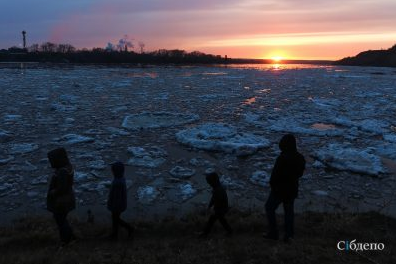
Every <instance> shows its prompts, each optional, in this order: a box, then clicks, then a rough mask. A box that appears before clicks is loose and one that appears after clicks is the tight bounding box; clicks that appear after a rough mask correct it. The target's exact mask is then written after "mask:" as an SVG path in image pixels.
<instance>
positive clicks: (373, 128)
mask: <svg viewBox="0 0 396 264" xmlns="http://www.w3.org/2000/svg"><path fill="white" fill-rule="evenodd" d="M332 121H333V123H335V124H337V125H342V126H346V127H355V128H357V129H359V130H361V131H364V132H369V133H374V134H379V135H382V134H383V133H384V132H386V131H387V130H388V128H389V125H390V124H389V123H388V122H386V121H382V120H377V119H363V120H351V119H350V118H348V117H345V116H338V117H335V118H334V119H333V120H332Z"/></svg>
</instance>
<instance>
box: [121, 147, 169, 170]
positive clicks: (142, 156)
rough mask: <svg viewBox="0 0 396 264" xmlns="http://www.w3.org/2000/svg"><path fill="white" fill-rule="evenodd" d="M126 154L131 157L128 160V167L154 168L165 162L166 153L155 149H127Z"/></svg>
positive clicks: (157, 148)
mask: <svg viewBox="0 0 396 264" xmlns="http://www.w3.org/2000/svg"><path fill="white" fill-rule="evenodd" d="M128 152H129V153H130V154H131V155H132V157H131V158H130V159H129V160H128V164H129V165H133V166H138V167H146V168H156V167H159V166H161V165H162V164H163V163H164V162H165V161H166V159H165V157H166V156H167V153H166V151H165V150H163V149H161V148H159V147H155V146H148V147H144V148H143V147H129V148H128Z"/></svg>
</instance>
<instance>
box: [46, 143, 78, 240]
mask: <svg viewBox="0 0 396 264" xmlns="http://www.w3.org/2000/svg"><path fill="white" fill-rule="evenodd" d="M48 159H49V162H50V164H51V167H52V168H54V174H53V175H52V177H51V179H50V184H49V189H48V193H47V209H48V211H50V212H52V213H53V215H54V218H55V221H56V224H57V226H58V229H59V235H60V239H61V242H62V245H66V244H68V243H69V242H70V241H71V240H73V239H75V236H74V234H73V230H72V228H71V227H70V224H69V222H68V220H67V214H68V213H69V212H70V211H71V210H73V209H74V208H75V207H76V199H75V196H74V191H73V176H74V170H73V166H72V165H71V163H70V161H69V158H68V157H67V152H66V150H65V149H64V148H57V149H54V150H52V151H50V152H48Z"/></svg>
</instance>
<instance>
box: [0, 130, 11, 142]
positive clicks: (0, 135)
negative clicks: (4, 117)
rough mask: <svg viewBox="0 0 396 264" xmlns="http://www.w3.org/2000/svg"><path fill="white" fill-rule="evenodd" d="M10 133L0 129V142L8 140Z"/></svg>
mask: <svg viewBox="0 0 396 264" xmlns="http://www.w3.org/2000/svg"><path fill="white" fill-rule="evenodd" d="M11 139H12V135H11V133H10V132H8V131H5V130H2V129H0V143H3V142H7V141H10V140H11Z"/></svg>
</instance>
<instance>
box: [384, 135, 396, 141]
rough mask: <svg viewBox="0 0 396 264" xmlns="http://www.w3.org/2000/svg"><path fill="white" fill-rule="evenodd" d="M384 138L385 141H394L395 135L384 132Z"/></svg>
mask: <svg viewBox="0 0 396 264" xmlns="http://www.w3.org/2000/svg"><path fill="white" fill-rule="evenodd" d="M384 139H385V140H386V141H389V142H392V143H396V135H395V134H386V135H384Z"/></svg>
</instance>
